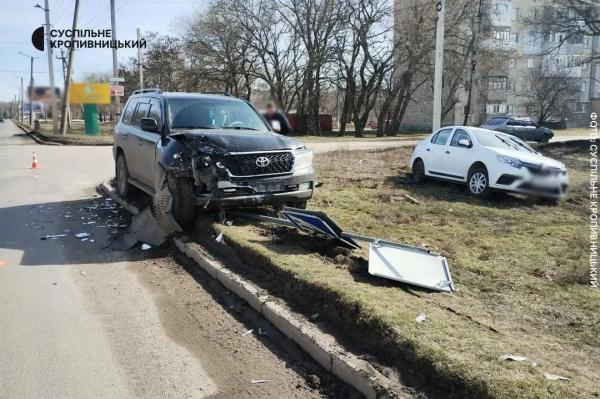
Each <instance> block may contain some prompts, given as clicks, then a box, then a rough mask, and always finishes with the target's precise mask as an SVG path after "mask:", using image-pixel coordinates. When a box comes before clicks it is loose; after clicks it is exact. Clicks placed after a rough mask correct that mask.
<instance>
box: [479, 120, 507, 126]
mask: <svg viewBox="0 0 600 399" xmlns="http://www.w3.org/2000/svg"><path fill="white" fill-rule="evenodd" d="M504 121H506V118H492V119H490V120H489V121H487V122H486V123H484V125H488V126H493V125H502V124H504Z"/></svg>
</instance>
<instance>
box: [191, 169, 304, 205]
mask: <svg viewBox="0 0 600 399" xmlns="http://www.w3.org/2000/svg"><path fill="white" fill-rule="evenodd" d="M313 190H314V171H313V168H312V167H311V168H305V169H302V170H296V171H293V173H290V174H287V175H279V176H272V177H236V178H233V177H228V178H227V179H224V178H222V179H220V180H219V181H218V182H217V188H216V189H215V190H214V191H213V192H211V193H210V194H208V193H196V198H195V203H196V205H198V206H204V207H206V208H208V207H219V208H227V207H239V206H260V205H277V204H282V203H289V202H296V201H306V200H309V199H310V198H311V197H312V195H313Z"/></svg>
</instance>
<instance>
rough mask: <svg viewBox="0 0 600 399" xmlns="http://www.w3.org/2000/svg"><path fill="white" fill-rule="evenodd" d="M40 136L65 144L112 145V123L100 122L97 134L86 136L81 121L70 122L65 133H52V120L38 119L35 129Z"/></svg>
mask: <svg viewBox="0 0 600 399" xmlns="http://www.w3.org/2000/svg"><path fill="white" fill-rule="evenodd" d="M36 132H37V134H38V135H39V136H40V138H42V139H44V140H47V141H54V142H58V143H61V144H67V145H112V143H113V124H112V123H102V124H100V135H99V136H88V135H86V134H85V126H84V123H83V121H79V120H75V121H72V122H71V129H69V130H67V134H66V135H64V136H63V135H54V134H52V121H51V120H50V121H48V122H44V121H40V128H39V129H38V130H37V131H36Z"/></svg>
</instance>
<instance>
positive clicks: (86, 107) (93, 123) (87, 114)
mask: <svg viewBox="0 0 600 399" xmlns="http://www.w3.org/2000/svg"><path fill="white" fill-rule="evenodd" d="M83 121H84V122H85V134H86V136H99V135H100V122H99V121H98V107H97V106H96V104H83Z"/></svg>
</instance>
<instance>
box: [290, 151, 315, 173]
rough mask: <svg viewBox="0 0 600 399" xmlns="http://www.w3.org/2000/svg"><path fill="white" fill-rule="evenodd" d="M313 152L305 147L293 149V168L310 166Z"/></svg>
mask: <svg viewBox="0 0 600 399" xmlns="http://www.w3.org/2000/svg"><path fill="white" fill-rule="evenodd" d="M312 161H313V153H312V151H311V150H309V149H307V148H301V149H298V150H295V151H294V168H295V169H303V168H309V167H311V166H312Z"/></svg>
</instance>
